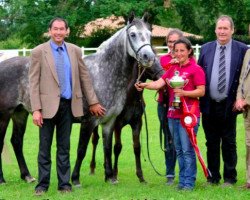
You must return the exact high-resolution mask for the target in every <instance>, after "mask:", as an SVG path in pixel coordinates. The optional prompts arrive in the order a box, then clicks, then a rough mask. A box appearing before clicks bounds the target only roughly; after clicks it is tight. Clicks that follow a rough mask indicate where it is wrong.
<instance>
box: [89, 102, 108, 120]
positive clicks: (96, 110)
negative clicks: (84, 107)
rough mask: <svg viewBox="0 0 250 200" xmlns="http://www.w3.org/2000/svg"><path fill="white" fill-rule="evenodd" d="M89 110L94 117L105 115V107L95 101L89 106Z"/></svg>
mask: <svg viewBox="0 0 250 200" xmlns="http://www.w3.org/2000/svg"><path fill="white" fill-rule="evenodd" d="M89 111H90V113H91V114H92V115H95V116H96V117H103V116H104V115H105V112H106V109H105V108H104V107H102V105H101V104H99V103H97V104H94V105H91V106H89Z"/></svg>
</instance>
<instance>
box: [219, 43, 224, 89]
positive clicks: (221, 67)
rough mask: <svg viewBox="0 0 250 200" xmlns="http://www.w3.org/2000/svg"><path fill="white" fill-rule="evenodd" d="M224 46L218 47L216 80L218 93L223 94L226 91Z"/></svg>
mask: <svg viewBox="0 0 250 200" xmlns="http://www.w3.org/2000/svg"><path fill="white" fill-rule="evenodd" d="M225 49H226V46H221V47H220V59H219V78H218V91H219V92H220V93H223V92H224V91H225V89H226V61H225Z"/></svg>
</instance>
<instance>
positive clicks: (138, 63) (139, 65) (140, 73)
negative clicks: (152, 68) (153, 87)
mask: <svg viewBox="0 0 250 200" xmlns="http://www.w3.org/2000/svg"><path fill="white" fill-rule="evenodd" d="M137 65H138V77H137V79H136V83H138V82H140V79H141V77H142V75H143V74H144V72H145V70H146V68H145V67H144V68H143V70H142V72H141V68H142V67H141V63H140V62H139V61H137Z"/></svg>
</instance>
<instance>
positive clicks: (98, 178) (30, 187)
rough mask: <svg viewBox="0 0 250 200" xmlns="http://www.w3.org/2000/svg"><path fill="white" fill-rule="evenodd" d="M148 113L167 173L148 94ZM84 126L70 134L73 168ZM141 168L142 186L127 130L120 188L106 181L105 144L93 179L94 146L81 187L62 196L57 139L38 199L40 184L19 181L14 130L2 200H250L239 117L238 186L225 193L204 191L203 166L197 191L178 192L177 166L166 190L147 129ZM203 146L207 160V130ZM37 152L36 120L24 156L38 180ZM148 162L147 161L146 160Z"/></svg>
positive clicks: (158, 155) (159, 159)
mask: <svg viewBox="0 0 250 200" xmlns="http://www.w3.org/2000/svg"><path fill="white" fill-rule="evenodd" d="M144 96H145V99H146V104H147V105H146V113H147V118H148V128H149V144H150V155H151V159H152V161H153V163H154V165H155V167H156V168H157V170H158V171H160V172H161V173H165V164H164V154H163V152H162V151H161V149H160V144H159V130H158V127H159V122H158V118H157V113H156V102H155V92H154V91H145V95H144ZM79 127H80V126H79V125H78V124H74V126H73V130H72V135H71V166H72V169H73V166H74V162H75V158H76V149H77V144H78V137H79ZM141 134H142V150H143V155H142V169H143V172H144V177H145V179H146V181H147V184H141V183H139V181H138V179H137V177H136V175H135V160H134V153H133V148H132V147H133V144H132V135H131V129H130V127H128V126H127V127H125V128H124V129H123V134H122V141H123V149H122V153H121V156H120V160H119V176H118V177H119V184H117V185H111V184H109V183H105V182H104V169H103V150H102V140H101V139H100V143H99V146H98V150H97V168H96V174H95V175H94V176H90V175H89V163H90V157H91V144H90V145H89V148H88V152H87V156H86V158H85V160H84V161H83V164H82V168H81V177H80V178H81V179H80V180H81V183H82V188H73V192H72V193H70V194H60V193H59V192H57V177H56V168H55V166H56V163H55V152H56V149H55V138H54V143H53V149H52V158H53V160H52V173H51V186H50V188H49V191H48V192H47V193H46V194H45V195H44V196H42V197H35V196H34V187H35V184H36V183H31V184H27V183H25V182H24V181H22V180H21V179H20V173H19V168H18V165H17V162H16V159H15V156H14V152H13V150H12V147H11V144H10V137H11V126H10V127H9V129H8V133H7V135H6V139H5V143H6V147H7V152H5V153H4V156H3V157H4V158H3V171H4V177H5V179H6V181H7V184H4V185H0V199H103V200H107V199H124V200H127V199H130V200H137V199H138V200H141V199H147V200H151V199H169V200H177V199H180V200H183V199H216V200H217V199H223V200H224V199H248V198H249V195H250V192H249V191H246V190H243V189H240V188H239V186H241V185H243V184H244V183H245V181H246V179H245V171H246V170H245V140H244V138H245V133H244V127H243V120H242V116H241V115H240V116H239V117H238V126H237V144H238V149H237V152H238V165H237V171H238V182H237V184H236V185H235V186H234V187H232V188H222V187H221V186H209V187H204V183H205V182H206V179H205V177H204V175H203V172H202V169H201V167H200V164H199V163H197V164H198V175H197V181H196V187H195V189H194V191H192V192H183V191H177V190H176V185H177V181H178V180H177V179H178V167H176V174H177V178H176V180H175V185H174V186H166V185H165V177H161V176H158V175H157V174H156V173H155V172H154V171H153V169H152V167H151V165H150V163H149V161H148V159H147V156H146V155H147V150H146V133H145V127H143V129H142V133H141ZM198 145H199V147H200V149H201V152H202V155H203V157H204V159H205V161H206V146H205V139H204V132H203V129H202V127H200V128H199V131H198ZM37 153H38V129H37V127H35V126H34V125H33V124H32V122H31V118H29V123H28V127H27V131H26V134H25V139H24V155H25V157H26V161H27V165H28V167H29V170H30V173H31V174H32V175H33V176H34V177H36V178H37ZM144 157H145V159H146V161H144Z"/></svg>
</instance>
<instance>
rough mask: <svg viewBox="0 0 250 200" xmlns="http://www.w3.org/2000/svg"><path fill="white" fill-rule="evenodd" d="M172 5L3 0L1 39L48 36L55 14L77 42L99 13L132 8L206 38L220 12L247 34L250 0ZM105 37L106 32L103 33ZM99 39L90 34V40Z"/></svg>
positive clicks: (178, 0) (154, 0)
mask: <svg viewBox="0 0 250 200" xmlns="http://www.w3.org/2000/svg"><path fill="white" fill-rule="evenodd" d="M168 1H169V2H170V4H169V5H170V6H169V7H168V8H164V7H163V0H130V1H124V0H82V1H79V0H67V1H65V0H35V1H34V0H2V1H1V2H2V3H1V4H0V17H1V21H0V41H1V40H6V39H7V38H8V37H11V36H12V35H16V34H18V37H19V38H20V39H21V40H22V41H23V42H25V43H27V44H29V47H34V46H35V45H37V44H39V43H41V42H43V41H45V40H47V38H44V33H45V32H47V30H48V23H49V21H50V20H51V19H52V18H53V17H56V16H60V17H63V18H65V19H67V20H68V22H69V26H70V36H69V38H68V41H70V42H73V43H76V44H78V45H80V44H82V43H83V39H82V38H81V37H80V35H81V33H82V30H83V26H84V25H85V24H86V23H87V22H89V21H92V20H95V19H97V18H100V17H107V16H110V15H112V14H114V15H116V16H123V17H124V18H125V19H127V16H128V14H129V13H130V12H131V11H132V10H133V11H135V14H136V15H137V16H142V15H143V13H144V12H145V11H148V12H149V13H150V14H151V22H152V23H154V24H156V25H160V26H166V27H172V28H179V29H181V30H183V31H187V32H191V33H194V34H198V35H202V36H204V41H209V40H213V39H215V34H214V29H215V21H216V19H217V18H218V16H219V15H221V14H227V15H230V16H232V18H233V20H234V22H235V28H236V29H235V34H236V35H247V34H248V25H249V23H250V1H249V0H230V1H228V0H189V1H186V0H168ZM104 38H105V36H104ZM91 39H93V40H94V39H96V38H95V37H92V38H88V39H86V40H85V42H86V41H87V40H88V41H89V42H87V43H89V44H91V43H92V42H93V43H95V42H94V41H90V40H91Z"/></svg>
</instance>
